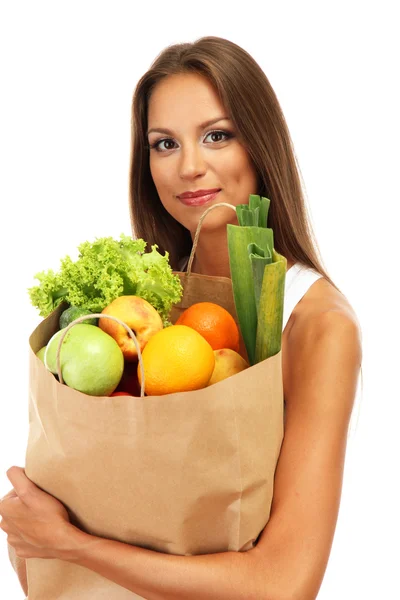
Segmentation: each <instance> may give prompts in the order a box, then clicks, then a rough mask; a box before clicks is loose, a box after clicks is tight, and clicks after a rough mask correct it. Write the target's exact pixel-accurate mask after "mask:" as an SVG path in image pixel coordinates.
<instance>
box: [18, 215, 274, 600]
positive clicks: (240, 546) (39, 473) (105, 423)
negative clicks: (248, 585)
mask: <svg viewBox="0 0 400 600" xmlns="http://www.w3.org/2000/svg"><path fill="white" fill-rule="evenodd" d="M216 206H217V205H216ZM206 212H208V211H206ZM205 214H206V213H205ZM205 214H204V216H205ZM202 218H203V217H202ZM200 227H201V221H200V224H199V229H198V232H199V230H200ZM198 232H197V233H196V237H195V240H194V244H193V250H192V256H191V260H190V261H189V269H188V273H178V275H179V277H180V280H181V283H182V286H183V290H184V293H183V297H182V300H181V302H180V304H179V305H177V306H175V307H174V308H173V310H172V313H171V321H172V322H173V323H174V322H175V321H176V319H177V318H178V316H179V315H180V314H181V313H182V312H183V310H185V309H186V308H188V307H189V306H191V305H192V304H194V303H196V302H202V301H209V302H215V303H217V304H220V305H221V306H223V307H224V308H226V309H227V310H228V311H229V312H230V313H231V314H232V316H233V317H234V318H235V320H236V322H237V314H236V310H235V305H234V300H233V292H232V282H231V280H230V279H228V278H224V277H210V276H205V275H199V274H192V273H190V265H191V261H192V259H193V255H194V251H195V247H196V241H197V237H198ZM64 308H65V306H60V307H59V308H58V309H57V310H56V311H54V312H53V313H52V314H51V315H50V316H49V317H47V318H46V319H45V320H43V321H42V322H41V323H40V324H39V326H38V327H37V328H36V329H35V331H34V332H33V333H32V335H31V337H30V397H29V420H30V425H29V437H28V444H27V451H26V463H25V470H26V474H27V475H28V477H29V478H30V479H32V481H34V482H35V483H36V484H37V485H38V486H40V487H41V488H42V489H43V490H45V491H46V492H49V493H50V494H52V495H53V496H55V497H56V498H58V499H59V500H61V502H63V504H64V505H65V506H66V508H67V509H68V511H69V514H70V517H71V521H72V522H73V523H74V524H75V525H77V526H78V527H80V528H81V529H83V530H85V531H86V532H88V533H91V534H93V535H96V536H100V537H104V538H109V539H113V540H117V541H123V542H126V543H128V544H132V545H137V546H141V547H143V548H148V549H152V550H156V551H159V552H164V553H170V554H177V555H193V554H210V553H216V552H225V551H237V552H241V551H246V550H249V549H251V548H252V547H253V546H254V545H255V544H256V541H257V538H258V536H259V534H260V533H261V532H262V530H263V529H264V527H265V525H266V523H267V522H268V519H269V515H270V508H271V502H272V494H273V481H274V473H275V468H276V464H277V461H278V456H279V452H280V447H281V443H282V439H283V384H282V365H281V352H279V354H276V355H275V356H273V357H271V358H269V359H268V360H265V361H263V362H260V363H258V364H256V365H254V366H251V367H249V368H248V369H246V370H244V371H242V372H240V373H237V374H236V375H233V376H232V377H229V378H228V379H225V380H223V381H220V382H218V383H216V384H214V385H213V386H210V387H207V388H204V389H202V390H198V391H191V392H183V393H177V394H168V395H165V396H146V397H142V398H140V397H138V398H136V397H128V396H117V397H101V398H99V397H92V396H88V395H86V394H82V393H80V392H78V391H76V390H73V389H72V388H69V387H67V386H66V385H62V384H60V383H59V381H58V380H57V379H56V378H55V377H54V376H53V375H52V373H50V372H49V371H47V369H46V368H45V366H44V364H43V363H42V361H41V360H40V359H39V358H37V357H36V355H35V353H36V352H37V351H38V350H39V349H40V348H41V347H42V346H44V345H45V344H47V342H48V341H49V339H50V338H51V336H52V335H53V334H54V333H55V332H56V331H57V330H58V329H59V327H58V321H59V316H60V314H61V312H62V310H63V309H64ZM241 353H242V355H244V356H245V351H244V345H243V341H241ZM26 564H27V578H28V592H29V593H28V598H29V600H88V599H89V598H96V600H102V599H104V600H111V599H112V600H132V599H135V598H136V599H139V598H141V597H140V596H138V595H137V594H134V593H132V592H129V591H128V590H126V589H124V588H122V587H120V586H118V585H116V584H115V583H113V582H111V581H109V580H107V579H105V578H103V577H102V576H100V575H98V574H96V573H94V572H92V571H90V570H89V569H86V568H83V567H79V566H76V565H73V564H70V563H68V562H65V561H60V560H45V559H28V560H27V561H26Z"/></svg>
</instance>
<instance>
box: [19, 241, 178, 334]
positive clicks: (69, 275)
mask: <svg viewBox="0 0 400 600" xmlns="http://www.w3.org/2000/svg"><path fill="white" fill-rule="evenodd" d="M145 248H146V242H145V241H144V240H142V239H138V240H133V239H132V238H130V237H129V236H127V235H124V234H121V236H120V240H114V239H113V238H111V237H104V238H98V239H96V240H95V241H94V242H83V243H82V244H80V246H78V250H79V256H78V259H77V260H76V261H73V260H72V259H71V258H70V257H69V256H66V257H65V258H63V259H62V260H61V268H60V271H59V272H58V273H54V272H52V271H48V272H47V273H44V272H43V273H40V274H38V275H36V276H35V277H36V278H37V279H38V280H39V282H40V285H39V286H36V287H34V288H31V289H30V290H29V295H30V297H31V302H32V304H33V305H34V306H36V307H37V308H38V309H39V310H40V314H41V315H42V316H47V315H48V314H49V313H50V312H51V311H52V310H54V308H56V306H58V304H60V302H61V301H62V300H66V301H67V302H68V303H69V304H70V305H73V306H77V307H80V308H85V309H87V310H89V311H91V312H101V311H102V310H103V308H105V307H106V306H108V305H109V304H110V303H111V302H112V301H113V300H115V298H117V297H118V296H122V295H136V296H140V297H142V298H144V299H145V300H147V301H148V302H149V303H150V304H152V306H154V308H155V309H156V310H157V311H158V312H159V314H160V316H161V318H162V320H163V322H164V325H167V324H169V321H168V315H169V313H170V310H171V308H172V306H173V304H175V303H177V302H179V300H180V299H181V297H182V291H183V290H182V286H181V283H180V280H179V277H178V276H177V275H174V274H173V272H172V268H171V266H170V264H169V255H168V252H166V253H165V255H164V256H163V255H162V254H160V253H159V252H158V251H157V246H156V245H154V246H152V250H151V252H148V253H146V252H145ZM61 291H62V295H60V293H61ZM54 295H55V296H56V298H54ZM58 295H60V296H58ZM59 297H60V299H59ZM55 302H57V304H55Z"/></svg>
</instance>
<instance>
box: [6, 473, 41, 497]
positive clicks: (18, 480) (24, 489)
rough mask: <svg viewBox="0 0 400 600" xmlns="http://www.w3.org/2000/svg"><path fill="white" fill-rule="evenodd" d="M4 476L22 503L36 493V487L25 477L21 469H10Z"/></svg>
mask: <svg viewBox="0 0 400 600" xmlns="http://www.w3.org/2000/svg"><path fill="white" fill-rule="evenodd" d="M6 475H7V477H8V479H9V480H10V482H11V484H12V486H13V487H14V490H15V492H16V494H17V496H18V497H19V498H20V499H21V500H22V501H26V500H27V499H28V498H29V497H30V496H32V495H33V494H34V493H35V492H36V491H37V487H36V485H35V484H34V483H33V481H31V480H30V479H29V477H27V476H26V474H25V470H24V469H22V467H11V468H10V469H8V471H7V473H6Z"/></svg>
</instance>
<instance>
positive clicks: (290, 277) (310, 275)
mask: <svg viewBox="0 0 400 600" xmlns="http://www.w3.org/2000/svg"><path fill="white" fill-rule="evenodd" d="M188 262H189V257H188V256H185V257H184V258H183V259H182V260H181V261H180V264H179V270H180V271H181V272H184V271H186V268H187V265H188ZM320 277H322V275H321V274H320V273H317V271H314V269H311V268H310V267H305V266H304V265H302V264H300V263H295V264H294V265H293V266H292V267H290V269H289V270H288V271H287V272H286V281H285V298H284V304H283V322H282V331H283V330H284V329H285V327H286V325H287V322H288V321H289V318H290V315H291V314H292V312H293V309H294V307H295V306H296V304H297V303H298V302H300V300H301V299H302V298H303V296H304V295H305V294H306V292H307V291H308V290H309V288H310V287H311V286H312V284H313V283H314V282H315V281H317V279H319V278H320Z"/></svg>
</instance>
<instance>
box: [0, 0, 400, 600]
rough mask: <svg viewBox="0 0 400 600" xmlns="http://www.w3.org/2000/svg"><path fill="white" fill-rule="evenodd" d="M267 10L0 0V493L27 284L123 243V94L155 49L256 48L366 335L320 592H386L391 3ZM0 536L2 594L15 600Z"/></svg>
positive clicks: (16, 394) (331, 596)
mask: <svg viewBox="0 0 400 600" xmlns="http://www.w3.org/2000/svg"><path fill="white" fill-rule="evenodd" d="M263 4H264V8H263V13H262V14H261V13H260V9H259V8H258V6H257V5H258V3H256V2H252V1H250V0H247V1H246V2H243V3H240V4H239V5H238V8H237V9H234V8H232V7H233V3H232V2H220V3H219V2H215V1H213V2H207V1H205V0H202V2H199V3H191V2H174V1H169V2H162V3H160V5H159V6H158V5H157V3H155V2H154V1H153V2H146V3H143V5H142V4H141V5H140V7H139V8H138V7H137V5H136V3H134V2H133V1H132V2H122V1H118V0H114V1H113V2H112V3H111V2H103V1H99V0H97V1H96V2H94V1H93V2H89V1H84V0H82V1H79V2H73V1H70V2H68V3H61V2H47V3H45V2H38V1H37V2H32V3H31V2H29V3H28V2H25V3H23V2H18V1H17V0H13V2H11V1H9V2H8V3H7V2H2V4H1V8H0V56H1V64H0V74H1V90H2V91H1V95H0V103H1V104H0V169H1V176H0V198H1V217H0V218H1V235H0V260H1V263H0V264H1V293H0V314H1V321H0V322H1V326H0V336H1V341H2V344H1V347H2V352H1V362H0V365H1V381H2V395H1V413H0V496H2V495H4V494H5V493H6V492H7V491H9V489H10V484H9V482H8V479H7V478H6V475H5V472H6V470H7V469H8V468H9V467H10V466H11V465H14V464H15V465H20V466H23V465H24V455H25V445H26V440H27V434H28V404H27V402H28V393H27V392H28V380H27V374H28V336H29V334H30V333H31V331H32V330H33V329H34V327H35V326H36V325H37V324H38V322H39V320H40V318H39V316H38V314H37V311H36V309H34V308H33V307H31V306H30V304H29V299H28V295H27V292H26V288H27V287H29V286H31V285H33V284H34V283H35V281H34V279H33V275H34V274H35V273H36V272H38V271H41V270H45V269H48V268H50V267H52V268H58V264H59V260H60V258H61V257H63V256H64V255H65V254H71V255H74V253H75V251H76V247H77V245H78V244H79V243H80V242H82V241H84V240H86V239H88V240H93V239H94V238H95V237H100V236H103V235H112V236H114V237H118V236H119V234H120V233H121V232H124V233H126V234H129V233H130V223H129V213H128V162H129V144H130V138H129V135H130V104H131V96H132V92H133V89H134V86H135V84H136V82H137V80H138V79H139V77H140V76H141V75H142V73H143V72H144V71H145V70H146V69H147V68H148V67H149V66H150V63H151V61H152V60H153V59H154V58H155V56H156V55H157V54H158V53H159V52H160V51H161V50H162V49H163V48H164V47H165V46H167V45H169V44H172V43H175V42H183V41H194V40H195V39H196V38H198V37H200V36H203V35H219V36H222V37H226V38H229V39H230V40H232V41H234V42H236V43H238V44H239V45H241V46H242V47H243V48H245V49H246V50H247V51H249V52H250V53H251V54H252V55H253V56H254V58H255V59H256V60H257V61H258V62H259V64H260V65H261V66H262V68H263V69H264V70H265V72H266V74H267V76H268V77H269V79H270V81H271V83H272V85H273V87H274V89H275V91H276V93H277V95H278V98H279V100H280V102H281V104H282V108H283V110H284V113H285V115H286V118H287V121H288V124H289V128H290V131H291V133H292V137H293V140H294V144H295V148H296V152H297V156H298V159H299V162H300V165H301V169H302V174H303V177H304V180H305V185H306V188H307V191H308V199H309V205H310V210H311V215H312V222H313V224H314V227H315V230H316V234H317V237H318V241H319V244H320V249H321V252H322V256H323V258H324V261H325V264H326V266H327V269H328V271H329V272H330V274H331V277H332V278H333V279H334V281H335V282H336V283H337V285H338V286H339V287H340V288H341V289H342V290H343V291H344V293H345V294H346V295H347V297H348V299H349V300H350V302H351V303H352V305H353V307H354V308H355V310H356V312H357V315H358V317H359V320H360V323H361V326H362V330H363V342H364V360H363V373H364V389H363V395H362V398H361V397H360V396H359V397H358V399H357V404H356V410H355V413H354V419H353V421H352V427H351V432H350V436H349V444H348V453H347V460H346V468H345V478H344V486H343V496H342V503H341V509H340V515H339V521H338V526H337V531H336V536H335V540H334V545H333V548H332V553H331V558H330V561H329V565H328V569H327V572H326V576H325V580H324V582H323V585H322V588H321V591H320V594H319V599H320V600H337V599H338V598H340V599H341V600H350V599H354V598H355V599H358V598H371V599H372V598H385V599H387V600H389V599H392V598H399V597H400V591H399V584H398V579H397V576H396V573H397V569H398V550H397V546H398V544H397V542H398V539H399V534H400V530H399V529H400V528H399V517H398V506H399V504H400V496H399V491H398V486H397V485H396V479H397V475H398V457H399V449H400V448H399V442H398V438H399V428H400V425H399V417H400V412H399V402H400V394H399V383H398V364H397V362H398V361H397V360H396V359H398V357H399V352H398V343H397V340H398V337H399V334H400V329H399V326H398V321H397V309H398V296H397V295H396V293H395V284H398V262H397V259H398V257H397V250H398V231H399V225H398V221H397V219H396V217H395V210H396V208H397V205H398V203H399V199H400V198H399V181H398V174H399V166H398V163H399V158H400V156H399V151H398V140H399V133H400V131H399V129H400V128H399V116H398V110H399V106H400V97H399V92H398V88H399V81H398V79H399V78H398V73H399V67H398V56H399V52H400V48H399V43H398V31H397V29H398V27H397V25H396V22H397V19H396V18H395V2H394V1H393V2H392V3H390V2H388V1H386V2H385V1H380V2H379V3H378V2H363V3H361V2H355V1H351V0H346V1H336V2H326V1H319V2H310V1H305V0H303V1H302V2H288V1H282V0H279V2H278V1H277V0H275V1H274V2H268V1H267V2H264V3H263ZM396 37H397V40H396ZM396 213H397V211H396ZM0 533H1V535H0V575H1V576H0V581H1V584H0V586H1V590H0V597H1V598H3V597H4V598H5V597H7V600H18V599H21V598H22V592H21V591H20V588H19V584H18V582H17V579H16V577H15V575H14V573H13V571H12V569H11V567H10V566H9V564H8V559H7V556H6V543H5V542H6V540H5V534H3V532H0ZM393 546H394V548H395V549H394V550H393ZM396 555H397V558H396ZM6 592H7V593H6Z"/></svg>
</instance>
